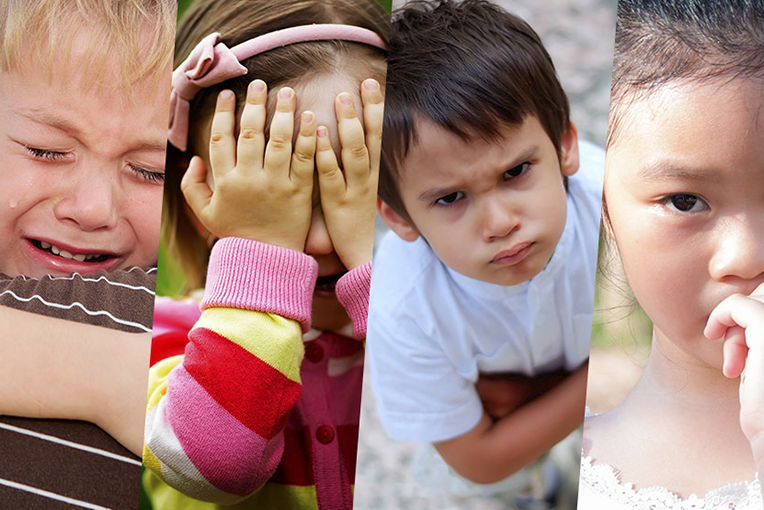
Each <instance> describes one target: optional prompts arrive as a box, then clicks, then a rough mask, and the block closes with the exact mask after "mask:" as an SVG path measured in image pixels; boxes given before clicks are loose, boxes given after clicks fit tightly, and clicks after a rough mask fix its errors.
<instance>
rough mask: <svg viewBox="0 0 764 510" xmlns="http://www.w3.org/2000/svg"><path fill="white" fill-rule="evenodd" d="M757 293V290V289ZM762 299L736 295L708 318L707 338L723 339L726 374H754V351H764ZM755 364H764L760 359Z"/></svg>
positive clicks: (756, 352) (729, 375) (730, 375)
mask: <svg viewBox="0 0 764 510" xmlns="http://www.w3.org/2000/svg"><path fill="white" fill-rule="evenodd" d="M757 290H758V289H757ZM760 299H761V298H755V297H752V296H744V295H742V294H734V295H732V296H729V297H728V298H726V299H725V300H724V301H722V302H721V303H719V305H717V307H716V308H714V310H713V311H712V312H711V315H710V316H709V317H708V323H707V324H706V328H705V331H704V332H703V333H704V335H705V336H706V337H707V338H709V339H711V340H719V339H721V338H724V366H723V369H722V371H723V373H724V375H725V376H727V377H733V378H734V377H737V376H739V375H740V374H741V373H742V372H743V370H744V369H746V372H750V371H751V363H750V362H749V359H752V358H753V357H752V356H751V355H750V354H751V352H754V353H755V354H757V355H759V356H758V357H761V355H760V354H761V352H764V302H762V301H760ZM753 363H754V364H760V363H764V362H762V361H760V360H758V358H757V359H756V361H754V362H753Z"/></svg>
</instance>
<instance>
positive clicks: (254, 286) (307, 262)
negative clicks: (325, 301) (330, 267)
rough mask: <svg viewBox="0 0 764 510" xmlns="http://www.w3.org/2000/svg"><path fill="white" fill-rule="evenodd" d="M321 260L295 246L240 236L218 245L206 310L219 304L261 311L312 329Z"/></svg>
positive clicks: (204, 302) (212, 259)
mask: <svg viewBox="0 0 764 510" xmlns="http://www.w3.org/2000/svg"><path fill="white" fill-rule="evenodd" d="M317 275H318V264H317V263H316V261H315V260H314V259H313V258H312V257H309V256H308V255H305V254H304V253H300V252H297V251H294V250H289V249H287V248H281V247H278V246H273V245H270V244H265V243H259V242H257V241H250V240H248V239H241V238H238V237H228V238H225V239H221V240H220V241H218V242H217V243H215V246H214V247H213V248H212V254H211V255H210V263H209V267H208V268H207V286H206V288H205V290H204V299H202V304H201V306H202V310H204V309H205V308H211V307H215V306H220V307H226V308H241V309H244V310H257V311H259V312H268V313H275V314H277V315H281V316H282V317H287V318H290V319H294V320H296V321H299V322H300V324H302V329H303V331H307V330H308V329H310V312H311V305H312V301H313V289H314V288H315V286H316V277H317Z"/></svg>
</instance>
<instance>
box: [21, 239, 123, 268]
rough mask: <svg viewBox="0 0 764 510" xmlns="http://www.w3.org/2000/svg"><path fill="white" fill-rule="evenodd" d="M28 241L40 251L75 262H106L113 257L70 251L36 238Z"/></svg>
mask: <svg viewBox="0 0 764 510" xmlns="http://www.w3.org/2000/svg"><path fill="white" fill-rule="evenodd" d="M29 241H30V242H31V243H32V245H33V246H34V247H35V248H37V249H38V250H40V251H44V252H46V253H50V254H51V255H54V256H56V257H61V258H63V259H68V260H75V261H77V262H90V263H93V264H95V263H99V262H106V261H107V260H109V259H110V258H112V257H113V255H108V254H103V253H71V252H68V251H66V250H63V249H61V248H59V247H58V246H56V245H53V244H50V243H47V242H45V241H39V240H37V239H30V240H29Z"/></svg>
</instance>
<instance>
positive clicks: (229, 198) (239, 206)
mask: <svg viewBox="0 0 764 510" xmlns="http://www.w3.org/2000/svg"><path fill="white" fill-rule="evenodd" d="M266 99H267V89H266V85H265V83H264V82H263V81H261V80H255V81H254V82H252V83H251V84H250V86H249V89H248V91H247V101H246V104H245V106H244V110H243V112H242V114H241V130H240V133H239V139H238V143H237V141H236V139H235V136H234V127H235V123H236V100H235V98H234V95H233V93H232V92H231V91H228V90H225V91H223V92H221V93H220V95H219V96H218V101H217V105H216V106H215V114H214V117H213V119H212V128H211V134H210V165H211V166H212V175H213V177H214V181H215V191H212V190H211V189H210V187H209V186H208V185H207V182H206V180H205V179H206V175H207V168H206V167H205V164H204V162H203V161H202V159H201V158H199V157H198V156H195V157H194V158H193V159H192V160H191V164H190V165H189V168H188V171H187V172H186V175H184V176H183V181H182V182H181V189H182V190H183V194H184V196H185V197H186V200H187V201H188V204H189V205H190V206H191V209H192V210H193V211H194V214H196V216H197V217H198V218H199V221H201V223H202V224H203V225H204V227H205V228H207V229H208V230H209V231H210V232H211V233H212V234H214V235H215V236H217V237H230V236H236V237H244V238H246V239H252V240H255V241H260V242H263V243H268V244H273V245H276V246H281V247H284V248H290V249H293V250H297V251H303V249H304V248H305V238H306V237H307V235H308V229H309V227H310V220H311V211H312V192H313V161H314V156H315V150H316V121H315V116H314V115H313V113H311V112H305V113H303V114H302V118H301V123H300V132H299V135H298V136H297V140H296V142H295V145H294V152H293V151H292V134H293V130H294V109H295V97H294V91H293V90H292V89H290V88H283V89H281V90H280V91H279V93H278V101H277V103H276V113H275V114H274V116H273V120H272V121H271V130H270V137H269V140H268V143H267V145H266V143H265V135H264V128H265V117H266V109H265V107H266Z"/></svg>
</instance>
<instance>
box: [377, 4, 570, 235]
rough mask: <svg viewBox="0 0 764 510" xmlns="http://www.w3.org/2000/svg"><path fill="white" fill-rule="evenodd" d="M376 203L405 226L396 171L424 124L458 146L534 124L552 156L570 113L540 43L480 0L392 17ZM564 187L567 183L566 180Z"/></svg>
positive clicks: (409, 8) (408, 8)
mask: <svg viewBox="0 0 764 510" xmlns="http://www.w3.org/2000/svg"><path fill="white" fill-rule="evenodd" d="M387 84H388V88H387V93H386V97H385V124H384V129H383V142H382V164H381V167H380V175H379V196H380V198H382V200H384V201H385V202H386V203H387V204H388V205H389V206H390V207H391V208H392V209H393V210H394V211H395V212H397V213H398V214H399V215H400V216H402V217H403V218H405V219H407V220H410V218H409V216H408V214H407V213H406V210H405V207H404V206H403V202H402V200H401V197H400V190H399V189H398V180H399V178H400V172H401V164H402V162H403V160H404V159H405V157H406V155H407V153H408V150H409V148H410V147H411V145H412V144H414V143H416V138H417V131H416V125H417V121H421V119H428V120H431V121H433V122H434V123H435V124H437V125H438V126H440V127H442V128H444V129H446V130H447V131H449V132H451V133H454V134H455V135H457V136H458V137H460V138H462V139H463V140H465V141H469V140H471V139H474V138H475V137H480V138H484V139H487V140H491V141H499V140H500V139H501V133H502V128H503V127H505V126H507V125H518V124H521V123H522V122H523V121H524V119H525V118H526V117H527V116H528V115H534V116H536V117H538V119H539V121H540V122H541V125H542V126H543V128H544V131H545V132H546V134H547V135H548V136H549V138H550V139H551V140H552V143H553V144H554V146H555V148H556V149H557V153H558V155H559V154H560V146H561V140H562V135H563V134H564V132H565V131H566V130H567V129H568V128H569V127H570V107H569V105H568V99H567V97H566V95H565V92H564V91H563V89H562V86H561V85H560V82H559V81H558V79H557V74H556V72H555V69H554V64H553V63H552V59H551V58H550V57H549V54H548V53H547V52H546V50H545V49H544V46H543V44H542V43H541V39H540V38H539V36H538V35H537V34H536V32H534V31H533V29H532V28H531V27H530V26H529V25H528V24H527V23H526V22H525V21H523V20H522V19H520V18H518V17H517V16H514V15H512V14H510V13H508V12H507V11H505V10H504V9H502V8H501V7H499V6H497V5H494V4H492V3H490V2H487V1H484V0H465V1H463V2H455V1H452V0H440V1H435V2H432V1H427V2H422V1H415V2H410V3H407V4H406V5H405V7H404V8H403V9H402V10H399V11H396V12H395V13H394V14H393V24H392V37H391V43H390V59H389V63H388V80H387ZM566 184H567V181H566Z"/></svg>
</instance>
